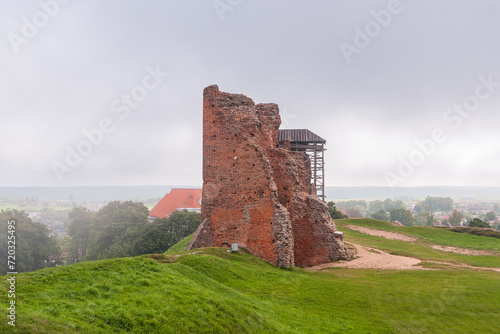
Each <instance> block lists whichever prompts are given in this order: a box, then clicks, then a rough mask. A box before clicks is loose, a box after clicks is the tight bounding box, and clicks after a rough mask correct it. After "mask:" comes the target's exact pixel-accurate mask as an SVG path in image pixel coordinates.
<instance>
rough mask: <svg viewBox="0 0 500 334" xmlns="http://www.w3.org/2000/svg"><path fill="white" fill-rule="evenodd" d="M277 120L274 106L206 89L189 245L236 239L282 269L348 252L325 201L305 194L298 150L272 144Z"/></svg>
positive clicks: (305, 170) (221, 243)
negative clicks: (198, 192)
mask: <svg viewBox="0 0 500 334" xmlns="http://www.w3.org/2000/svg"><path fill="white" fill-rule="evenodd" d="M280 123H281V120H280V117H279V110H278V106H277V105H276V104H271V103H269V104H258V105H255V104H254V102H253V101H252V100H251V99H249V98H248V97H246V96H244V95H241V94H228V93H223V92H220V91H219V90H218V88H217V86H210V87H207V88H205V90H204V100H203V198H202V209H201V218H202V224H201V225H200V228H199V229H198V231H197V232H196V234H195V237H193V240H192V241H191V243H190V245H189V247H188V248H189V249H192V248H197V247H229V246H230V245H231V244H232V243H238V245H239V246H240V247H243V248H245V249H247V250H248V251H250V252H251V253H252V254H254V255H256V256H258V257H260V258H262V259H264V260H266V261H268V262H270V263H272V264H275V265H279V266H285V267H288V266H290V265H293V264H297V265H301V266H311V265H314V264H319V263H324V262H329V261H332V260H336V259H338V258H342V257H344V258H345V257H346V256H347V255H346V254H347V252H346V249H345V247H344V245H343V243H342V241H341V240H340V243H339V240H338V239H335V240H333V238H334V234H333V232H334V230H335V225H334V223H333V221H332V220H331V219H330V218H329V216H328V209H327V207H326V205H325V204H324V203H323V202H321V201H320V200H319V199H318V198H317V197H316V195H315V194H310V193H309V192H310V169H308V166H307V165H306V164H305V162H304V159H305V156H304V154H302V153H298V152H291V151H289V150H286V149H279V148H277V146H278V128H279V125H280ZM313 208H314V210H315V211H314V212H312V210H313ZM325 212H326V216H325Z"/></svg>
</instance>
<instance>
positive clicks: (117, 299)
mask: <svg viewBox="0 0 500 334" xmlns="http://www.w3.org/2000/svg"><path fill="white" fill-rule="evenodd" d="M344 223H345V224H344ZM358 223H360V222H358ZM368 223H370V221H368ZM371 223H373V221H371ZM349 224H353V223H352V222H349V221H345V222H339V224H338V225H339V228H341V229H343V230H345V231H347V230H348V229H347V228H345V226H342V225H349ZM360 224H361V223H360ZM356 233H358V232H354V231H353V232H347V233H346V237H347V239H349V234H352V235H355V234H356ZM457 235H461V236H463V234H457ZM366 237H368V238H369V241H368V242H376V241H374V240H376V239H371V238H375V237H371V236H366ZM357 238H358V240H356V242H359V241H360V240H361V239H363V238H365V236H363V235H361V236H357ZM388 241H393V240H388ZM184 242H185V241H184ZM391 247H395V246H394V245H391ZM180 248H182V247H180ZM408 252H410V251H408ZM413 255H415V254H413ZM499 278H500V275H499V274H498V273H495V272H490V271H478V270H470V269H461V270H456V269H453V270H451V269H450V270H436V271H424V270H415V271H398V270H355V269H342V268H336V269H328V270H324V271H312V270H305V269H301V268H293V269H291V270H284V269H278V268H276V267H273V266H271V265H269V264H267V263H266V262H264V261H261V260H260V259H258V258H255V257H253V256H252V255H250V254H249V253H247V252H246V251H244V250H240V251H239V252H238V253H236V254H229V253H227V252H226V251H225V250H224V249H217V248H206V249H200V250H197V252H183V253H182V254H174V253H173V252H169V253H168V254H164V255H162V254H160V255H150V256H141V257H136V258H121V259H112V260H105V261H96V262H84V263H79V264H76V265H71V266H66V267H59V268H51V269H44V270H39V271H36V272H32V273H25V274H20V275H18V276H17V281H16V307H17V308H16V310H17V320H16V327H15V328H11V326H9V325H7V323H6V321H5V320H4V321H2V322H1V323H0V332H2V333H9V332H12V333H123V332H126V333H236V332H238V333H494V332H495V331H496V330H497V324H498V322H499V321H500V315H499V312H498V310H499V309H500V286H499V285H498V281H499ZM1 284H2V287H3V288H4V289H5V290H7V282H6V277H5V276H4V277H2V281H1ZM0 303H2V305H7V303H8V300H7V294H6V293H4V294H2V295H1V296H0ZM465 305H466V306H465ZM3 309H4V311H3V312H4V313H5V312H6V308H3ZM3 318H4V319H6V317H5V315H4V316H3Z"/></svg>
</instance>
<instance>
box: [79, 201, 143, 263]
mask: <svg viewBox="0 0 500 334" xmlns="http://www.w3.org/2000/svg"><path fill="white" fill-rule="evenodd" d="M148 214H149V211H148V208H146V207H145V206H144V204H142V203H137V202H131V201H127V202H120V201H114V202H111V203H108V205H106V206H105V207H103V208H102V209H100V210H99V211H98V212H97V213H96V215H95V218H94V220H93V223H92V235H91V241H90V243H89V247H88V250H87V258H88V259H89V260H98V259H107V258H112V257H117V256H126V255H119V254H126V253H127V252H126V245H124V241H123V240H128V239H130V238H132V236H134V235H137V234H138V233H139V230H140V229H142V228H144V226H146V224H148V223H149V222H148ZM120 240H121V242H118V243H117V245H113V244H115V242H117V241H120ZM120 248H123V249H120Z"/></svg>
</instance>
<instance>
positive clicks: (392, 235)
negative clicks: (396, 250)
mask: <svg viewBox="0 0 500 334" xmlns="http://www.w3.org/2000/svg"><path fill="white" fill-rule="evenodd" d="M346 227H347V228H349V229H351V230H354V231H358V232H360V233H363V234H368V235H373V236H374V237H381V238H385V239H391V240H398V241H405V242H415V241H417V239H416V238H412V237H409V236H407V235H404V234H401V233H397V232H389V231H382V230H377V229H375V228H370V227H364V226H357V225H346Z"/></svg>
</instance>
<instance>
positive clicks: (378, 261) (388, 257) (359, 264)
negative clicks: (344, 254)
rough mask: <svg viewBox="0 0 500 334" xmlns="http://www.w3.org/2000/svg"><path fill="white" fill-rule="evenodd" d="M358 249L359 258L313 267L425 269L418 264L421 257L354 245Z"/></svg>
mask: <svg viewBox="0 0 500 334" xmlns="http://www.w3.org/2000/svg"><path fill="white" fill-rule="evenodd" d="M354 246H355V247H356V249H357V254H356V255H357V258H356V259H354V260H351V261H337V262H333V263H324V264H320V265H317V266H314V267H311V269H325V268H336V267H341V268H355V269H397V270H415V269H424V268H423V267H421V266H418V264H419V263H420V262H421V261H420V260H419V259H415V258H413V257H406V256H399V255H392V254H389V253H387V252H384V251H382V250H379V249H375V248H370V247H365V246H360V245H354Z"/></svg>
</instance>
